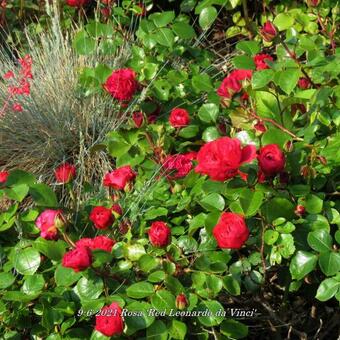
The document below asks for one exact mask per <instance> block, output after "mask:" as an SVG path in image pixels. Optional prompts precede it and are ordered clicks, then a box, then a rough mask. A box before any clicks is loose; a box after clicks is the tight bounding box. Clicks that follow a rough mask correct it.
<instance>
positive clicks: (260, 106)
mask: <svg viewBox="0 0 340 340" xmlns="http://www.w3.org/2000/svg"><path fill="white" fill-rule="evenodd" d="M255 99H256V112H257V114H258V115H259V116H260V117H264V118H274V119H275V118H278V117H279V115H280V108H279V106H278V103H277V100H276V98H275V96H274V95H273V94H272V93H269V92H267V91H256V92H255Z"/></svg>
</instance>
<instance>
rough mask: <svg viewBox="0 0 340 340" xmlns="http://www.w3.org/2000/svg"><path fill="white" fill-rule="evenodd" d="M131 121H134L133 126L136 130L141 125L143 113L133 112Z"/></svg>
mask: <svg viewBox="0 0 340 340" xmlns="http://www.w3.org/2000/svg"><path fill="white" fill-rule="evenodd" d="M132 120H133V121H134V123H135V126H136V127H137V128H140V127H141V126H142V124H143V121H144V116H143V113H142V112H140V111H138V112H134V113H133V114H132Z"/></svg>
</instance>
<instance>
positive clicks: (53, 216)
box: [35, 209, 64, 240]
mask: <svg viewBox="0 0 340 340" xmlns="http://www.w3.org/2000/svg"><path fill="white" fill-rule="evenodd" d="M63 223H64V218H63V216H62V211H61V210H53V209H46V210H44V211H43V212H42V213H41V214H40V215H39V217H38V218H37V220H36V221H35V225H36V226H37V227H38V228H39V229H40V236H41V237H43V238H45V239H46V240H55V239H56V238H57V234H58V227H61V226H62V225H63Z"/></svg>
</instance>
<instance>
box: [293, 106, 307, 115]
mask: <svg viewBox="0 0 340 340" xmlns="http://www.w3.org/2000/svg"><path fill="white" fill-rule="evenodd" d="M298 111H300V112H301V113H306V112H307V109H306V106H305V105H303V104H293V105H292V106H291V111H290V112H291V114H292V115H293V116H294V115H295V114H296V112H298Z"/></svg>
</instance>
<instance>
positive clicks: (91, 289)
mask: <svg viewBox="0 0 340 340" xmlns="http://www.w3.org/2000/svg"><path fill="white" fill-rule="evenodd" d="M76 288H77V289H76V290H77V293H78V295H79V297H80V299H81V300H95V299H98V298H99V296H100V295H101V294H102V292H103V289H104V283H103V280H102V279H101V278H100V277H99V276H97V275H94V274H93V275H91V276H90V277H89V278H86V277H82V278H81V279H80V280H79V281H78V283H77V286H76Z"/></svg>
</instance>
